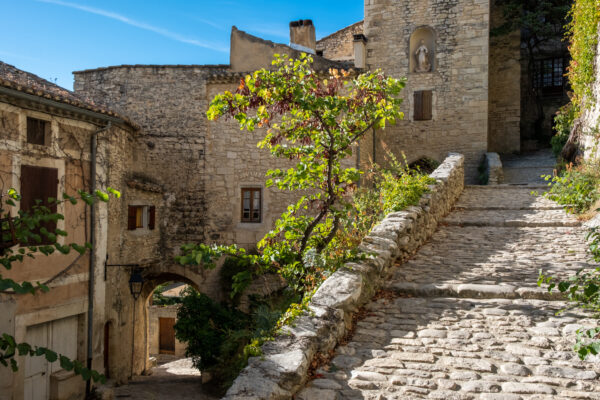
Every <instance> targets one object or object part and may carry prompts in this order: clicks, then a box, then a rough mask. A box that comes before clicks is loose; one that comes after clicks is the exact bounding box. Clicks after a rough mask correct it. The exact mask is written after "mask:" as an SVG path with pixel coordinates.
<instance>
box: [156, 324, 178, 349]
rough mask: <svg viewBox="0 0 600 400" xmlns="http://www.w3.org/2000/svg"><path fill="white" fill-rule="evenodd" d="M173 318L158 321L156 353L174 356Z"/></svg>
mask: <svg viewBox="0 0 600 400" xmlns="http://www.w3.org/2000/svg"><path fill="white" fill-rule="evenodd" d="M174 326H175V318H159V319H158V352H159V353H160V354H175V328H174Z"/></svg>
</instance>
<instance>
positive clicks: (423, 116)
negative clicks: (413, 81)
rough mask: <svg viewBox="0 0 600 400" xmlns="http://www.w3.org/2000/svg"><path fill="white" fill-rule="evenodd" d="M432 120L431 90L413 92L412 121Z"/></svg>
mask: <svg viewBox="0 0 600 400" xmlns="http://www.w3.org/2000/svg"><path fill="white" fill-rule="evenodd" d="M431 120H433V90H415V91H414V92H413V121H431Z"/></svg>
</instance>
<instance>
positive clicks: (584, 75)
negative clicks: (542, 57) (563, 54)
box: [567, 0, 600, 111]
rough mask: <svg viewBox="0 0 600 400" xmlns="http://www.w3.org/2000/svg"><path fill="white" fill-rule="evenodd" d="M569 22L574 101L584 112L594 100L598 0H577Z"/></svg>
mask: <svg viewBox="0 0 600 400" xmlns="http://www.w3.org/2000/svg"><path fill="white" fill-rule="evenodd" d="M569 16H570V19H571V20H570V22H569V24H568V25H567V28H568V38H569V51H570V53H571V63H570V65H569V68H568V73H567V74H568V77H569V82H570V84H571V88H572V89H573V93H574V94H573V100H572V101H573V103H574V104H575V106H577V110H578V111H583V110H584V109H586V108H587V107H588V106H589V105H590V104H592V103H593V100H594V96H593V92H592V83H593V82H594V80H595V79H596V78H595V72H594V58H595V56H596V46H597V44H598V23H600V4H599V3H598V1H597V0H575V1H574V2H573V3H572V6H571V11H570V12H569Z"/></svg>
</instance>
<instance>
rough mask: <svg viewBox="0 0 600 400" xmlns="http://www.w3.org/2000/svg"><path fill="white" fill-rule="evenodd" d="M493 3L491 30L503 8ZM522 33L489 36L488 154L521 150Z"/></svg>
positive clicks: (497, 21)
mask: <svg viewBox="0 0 600 400" xmlns="http://www.w3.org/2000/svg"><path fill="white" fill-rule="evenodd" d="M495 3H496V1H493V5H492V7H491V21H490V24H491V26H492V27H498V26H500V25H501V24H502V23H503V22H504V20H503V15H502V8H500V7H498V6H496V4H495ZM520 57H521V32H520V31H519V30H516V31H514V32H511V33H508V34H506V35H500V36H491V37H490V66H489V68H490V77H489V80H490V82H489V87H490V89H489V90H490V91H489V102H490V103H489V112H490V114H489V132H488V151H493V152H499V153H512V152H518V151H520V149H521V128H520V120H521V95H520V93H521V81H520V79H516V77H519V76H521V63H520Z"/></svg>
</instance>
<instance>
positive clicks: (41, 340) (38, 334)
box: [24, 324, 50, 400]
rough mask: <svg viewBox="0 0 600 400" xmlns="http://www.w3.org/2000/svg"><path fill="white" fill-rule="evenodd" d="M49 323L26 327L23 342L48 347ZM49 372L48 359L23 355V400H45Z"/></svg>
mask: <svg viewBox="0 0 600 400" xmlns="http://www.w3.org/2000/svg"><path fill="white" fill-rule="evenodd" d="M49 331H50V324H40V325H33V326H30V327H27V332H26V334H25V342H27V343H29V344H31V345H32V346H41V347H48V336H49V334H50V332H49ZM49 381H50V373H49V370H48V361H46V359H45V358H44V357H43V356H41V357H25V393H24V394H25V396H24V398H25V400H46V399H47V398H48V395H49V393H48V391H49V387H48V383H49Z"/></svg>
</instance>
